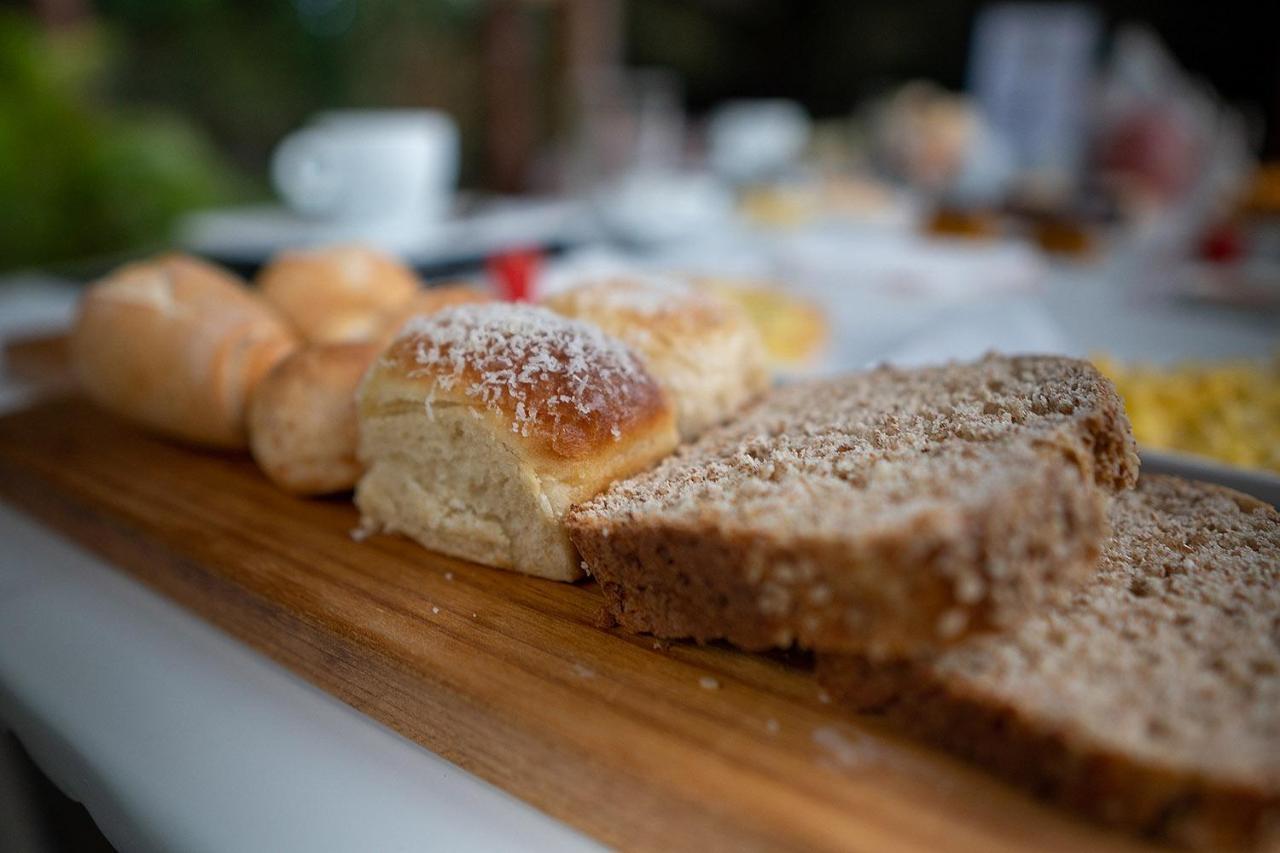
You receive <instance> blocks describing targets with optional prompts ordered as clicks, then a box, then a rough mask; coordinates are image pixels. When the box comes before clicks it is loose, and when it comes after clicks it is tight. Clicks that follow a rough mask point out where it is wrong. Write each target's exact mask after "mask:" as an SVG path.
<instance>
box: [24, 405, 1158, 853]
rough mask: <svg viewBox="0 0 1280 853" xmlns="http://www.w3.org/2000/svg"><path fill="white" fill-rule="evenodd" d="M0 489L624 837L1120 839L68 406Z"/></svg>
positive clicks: (503, 577)
mask: <svg viewBox="0 0 1280 853" xmlns="http://www.w3.org/2000/svg"><path fill="white" fill-rule="evenodd" d="M0 496H2V497H3V498H4V499H5V500H7V501H9V502H11V503H13V504H15V505H17V506H18V507H20V508H22V509H24V510H26V511H28V512H30V513H31V514H32V515H34V516H36V517H37V518H40V519H42V520H43V521H44V522H46V523H47V524H49V525H51V526H53V527H55V528H57V529H58V530H61V531H63V532H64V533H65V534H67V535H68V536H70V537H71V538H72V539H73V540H75V541H77V542H79V543H80V544H82V545H83V546H85V547H87V548H89V549H91V550H93V551H96V552H98V553H99V554H101V555H103V556H104V557H105V558H107V560H109V561H110V562H112V563H114V564H116V565H118V566H120V567H121V568H122V569H124V570H126V571H127V572H129V573H131V574H132V575H134V576H136V577H137V578H140V579H141V580H142V581H144V582H145V583H147V584H148V585H150V586H151V587H153V588H154V589H156V590H159V591H160V592H161V593H163V594H164V595H166V596H169V597H170V598H172V599H174V600H175V601H177V602H179V603H180V604H182V605H183V606H185V607H187V608H189V609H190V610H192V611H194V612H195V613H197V614H199V615H200V616H202V617H204V618H205V619H207V620H208V621H210V622H212V623H214V624H215V625H217V626H219V627H220V628H222V629H223V630H225V631H226V632H228V633H230V634H231V635H233V636H235V637H238V638H239V639H241V640H242V641H244V642H246V643H248V644H249V645H251V646H253V647H254V648H256V649H258V650H260V651H261V652H263V653H264V654H266V655H268V656H270V657H272V658H274V659H276V660H277V661H280V662H281V663H283V664H284V665H286V666H288V667H289V668H291V669H293V670H294V671H296V672H297V673H299V674H300V675H302V676H303V677H304V678H307V679H308V680H310V681H311V682H313V683H314V684H316V685H318V686H319V687H321V688H322V689H324V690H326V691H328V692H330V693H332V694H333V695H334V696H337V697H339V698H340V699H342V700H343V701H345V702H347V703H349V704H350V705H352V706H354V707H355V708H358V709H359V710H361V711H363V712H364V713H366V714H368V715H370V716H371V717H373V718H375V719H377V720H380V721H381V722H383V723H385V724H386V725H388V726H390V727H391V728H393V729H395V730H396V731H398V732H400V733H401V734H403V735H405V736H406V737H408V738H411V739H412V740H414V741H417V742H418V743H420V744H422V745H423V746H425V747H427V748H428V749H430V750H432V751H433V752H436V753H439V754H440V755H442V756H444V757H446V758H447V759H449V760H450V761H453V762H454V763H456V764H458V765H459V766H461V767H464V768H466V769H467V770H469V771H471V772H473V773H475V774H477V775H478V776H481V777H483V778H484V779H487V780H489V781H490V782H492V783H494V784H496V785H498V786H499V787H501V788H504V789H506V790H507V791H510V792H511V793H513V794H514V795H516V796H518V797H520V798H522V799H524V800H526V801H528V802H529V803H532V804H533V805H534V806H536V807H538V808H539V809H542V810H543V811H545V812H547V813H548V814H551V815H553V816H555V817H557V818H560V819H562V820H564V821H566V822H568V823H569V824H571V825H573V826H575V827H578V828H580V829H581V830H583V831H584V832H586V833H588V834H590V835H592V836H594V837H596V838H598V839H600V840H601V841H604V842H606V843H608V844H612V845H616V846H620V847H624V848H628V849H666V850H695V849H696V850H699V851H710V850H735V851H736V850H751V849H851V850H876V851H880V850H931V851H943V850H955V851H984V852H985V851H1000V850H1032V849H1034V850H1046V851H1047V850H1063V851H1067V850H1070V851H1076V850H1083V849H1088V850H1122V849H1135V847H1134V845H1133V844H1132V843H1131V842H1129V841H1128V840H1126V839H1124V838H1122V837H1119V836H1115V835H1112V834H1109V833H1107V832H1104V831H1102V830H1099V829H1095V828H1093V827H1091V826H1088V825H1085V824H1082V823H1079V822H1077V821H1075V820H1073V819H1072V818H1070V817H1069V816H1066V815H1063V814H1059V813H1058V812H1055V811H1053V810H1051V809H1050V808H1048V807H1045V806H1042V805H1040V804H1038V803H1035V802H1033V801H1032V800H1031V799H1029V798H1027V797H1024V796H1023V795H1021V794H1019V793H1017V792H1015V791H1013V790H1012V789H1009V788H1006V787H1004V786H1003V785H1001V784H999V783H997V782H995V781H993V780H991V779H988V778H987V777H985V776H984V775H982V774H981V773H980V772H978V771H976V770H972V769H970V768H968V767H966V766H963V765H961V764H959V763H957V762H955V761H953V760H951V759H949V758H947V757H945V756H943V755H941V754H937V753H934V752H931V751H929V750H927V749H925V748H923V747H917V746H915V745H913V744H911V743H909V742H908V741H906V740H903V739H900V738H898V737H896V736H895V735H894V734H893V733H892V732H890V731H889V730H888V729H886V728H884V727H882V726H881V725H880V724H879V723H878V722H877V721H875V720H873V719H869V718H858V717H854V716H852V715H848V714H844V713H842V712H841V711H840V710H839V709H838V708H835V707H833V706H832V705H830V704H828V703H826V702H824V701H823V700H824V698H825V697H823V696H822V694H821V693H820V691H819V690H818V688H817V686H816V684H815V682H814V680H813V678H812V674H811V673H810V672H809V669H808V666H807V664H806V662H805V661H804V660H802V659H790V660H788V659H783V658H780V657H779V658H770V657H765V656H758V655H747V654H743V653H739V652H735V651H733V650H731V649H728V648H722V647H717V646H708V647H697V646H692V645H682V644H671V645H662V644H655V642H654V641H653V640H652V639H650V638H644V637H633V636H627V635H623V634H619V633H616V632H614V631H611V630H604V629H602V628H600V627H598V626H597V616H598V612H599V603H598V599H597V595H596V591H595V590H594V589H593V588H592V587H591V586H590V585H585V586H570V585H564V584H557V583H553V582H550V581H542V580H536V579H532V578H525V577H520V576H517V575H513V574H509V573H505V572H501V571H497V570H493V569H486V568H483V567H479V566H474V565H470V564H467V563H462V562H458V561H455V560H451V559H448V558H445V557H442V556H438V555H435V554H432V553H429V552H427V551H425V550H423V549H422V548H420V547H418V546H416V545H414V544H413V543H411V542H408V541H404V540H401V539H397V538H392V537H386V536H378V537H373V538H370V539H368V540H366V541H364V542H357V541H355V540H354V539H352V538H351V536H350V535H349V531H351V529H352V528H353V527H354V526H355V524H356V513H355V511H354V509H353V507H352V506H351V505H350V503H349V502H348V501H346V500H325V501H317V500H302V499H298V498H294V497H290V496H288V495H285V494H283V493H281V492H279V491H278V490H276V489H275V488H274V487H272V486H271V485H270V484H269V483H268V482H267V481H266V480H265V479H263V478H262V477H261V476H260V475H259V474H258V472H257V471H256V469H255V468H254V467H253V465H252V463H251V462H250V461H249V460H248V458H247V457H243V456H239V455H229V454H218V453H209V452H202V451H196V450H191V449H188V448H185V447H182V446H179V445H176V444H172V443H168V442H165V441H163V440H159V439H155V438H151V437H149V436H147V435H144V434H143V433H141V432H139V431H137V430H135V429H134V428H132V427H131V426H129V425H127V424H124V423H122V422H121V421H119V420H116V419H115V418H113V417H111V416H109V415H107V414H105V413H103V412H100V411H99V410H97V409H95V408H93V407H92V406H91V405H89V404H88V403H85V402H83V401H79V400H74V399H64V400H59V401H52V402H46V403H42V404H40V405H39V406H38V407H36V408H34V409H31V410H28V411H26V412H22V413H19V414H16V415H11V416H8V417H6V418H4V419H0Z"/></svg>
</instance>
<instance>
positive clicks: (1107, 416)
mask: <svg viewBox="0 0 1280 853" xmlns="http://www.w3.org/2000/svg"><path fill="white" fill-rule="evenodd" d="M1136 476H1137V456H1136V454H1135V451H1134V444H1133V438H1132V435H1131V433H1130V430H1129V424H1128V421H1127V420H1126V418H1125V416H1124V412H1123V408H1122V406H1121V404H1120V401H1119V398H1118V397H1117V396H1116V394H1115V390H1114V389H1113V388H1112V386H1111V385H1110V383H1109V382H1108V381H1107V380H1106V379H1104V378H1103V377H1102V376H1101V375H1100V374H1098V372H1097V371H1096V370H1094V369H1093V367H1092V366H1090V365H1089V364H1087V363H1086V362H1081V361H1076V360H1072V359H1066V358H1057V357H1036V356H1026V357H1014V358H1009V357H996V356H989V357H987V358H985V359H983V360H981V361H978V362H975V363H970V364H953V365H947V366H944V367H937V368H928V369H922V370H895V369H890V368H879V369H877V370H873V371H870V372H867V373H862V374H856V375H852V376H847V377H843V378H839V379H835V380H829V381H821V382H811V383H804V384H797V385H793V386H789V387H786V388H782V389H779V390H776V391H774V392H772V393H771V394H770V395H768V396H767V397H766V398H765V399H764V400H762V401H761V402H759V403H758V404H756V405H755V406H753V407H751V408H750V409H748V410H747V411H746V412H745V413H744V414H743V415H742V416H740V417H739V418H738V419H737V420H735V421H733V422H731V423H729V424H726V425H724V426H722V427H720V428H718V429H716V430H713V431H712V432H710V433H708V434H706V435H704V436H703V437H702V438H701V439H700V440H698V441H697V442H695V443H693V444H692V445H688V446H686V447H683V448H682V449H681V450H680V451H678V452H677V453H676V455H675V456H673V457H670V458H668V459H667V460H666V461H664V462H663V463H661V464H660V465H659V466H658V467H657V468H655V469H653V470H651V471H649V472H648V473H646V474H642V475H640V476H638V477H635V478H632V479H630V480H626V481H622V482H620V483H616V484H615V485H614V486H613V487H612V488H611V489H609V490H608V491H607V492H605V493H604V494H603V495H600V496H599V497H597V498H595V499H593V500H592V501H589V502H587V503H585V504H583V505H581V506H579V507H577V508H575V509H574V510H573V511H571V513H570V515H569V518H568V524H569V528H570V535H571V537H572V538H573V541H574V544H575V545H576V546H577V547H578V549H579V552H580V553H581V555H582V557H583V559H584V561H585V562H586V565H587V567H588V569H589V570H590V571H591V572H592V574H594V575H595V576H596V578H597V579H598V580H599V581H600V585H601V589H602V591H603V593H604V596H605V600H606V610H607V613H608V614H609V615H610V616H611V617H612V618H613V619H614V620H616V621H617V622H618V623H619V624H621V625H622V626H623V627H624V628H627V629H630V630H633V631H639V632H651V633H654V634H657V635H659V636H663V637H692V638H695V639H698V640H713V639H721V638H723V639H728V640H729V641H731V642H733V643H735V644H737V645H739V646H742V647H744V648H751V649H759V648H766V647H771V646H786V645H790V644H792V643H793V642H794V643H798V644H800V645H802V646H806V647H810V648H821V649H828V650H837V651H855V652H867V653H871V654H873V655H877V656H883V655H895V656H896V655H906V654H916V653H920V652H923V651H927V650H930V649H934V648H937V647H939V646H944V645H947V644H950V643H952V642H955V641H958V640H959V639H960V638H962V637H964V636H966V635H969V634H971V633H973V632H976V631H983V630H989V629H995V628H1002V627H1006V626H1008V625H1010V624H1013V623H1014V622H1015V621H1016V620H1017V619H1019V618H1021V616H1022V615H1023V614H1024V613H1025V612H1027V611H1028V609H1030V608H1033V607H1035V606H1037V605H1038V604H1039V603H1041V602H1042V601H1044V600H1046V598H1049V597H1053V596H1055V595H1060V594H1061V593H1062V591H1063V590H1064V589H1070V588H1074V586H1075V585H1076V584H1077V583H1078V582H1079V581H1080V580H1081V579H1082V578H1084V577H1086V576H1087V575H1088V573H1089V572H1090V571H1092V566H1093V564H1094V563H1095V561H1096V558H1097V554H1098V551H1099V549H1100V547H1101V544H1102V542H1103V541H1104V539H1105V538H1106V534H1107V528H1106V519H1105V505H1106V494H1107V493H1109V492H1110V491H1113V490H1116V489H1123V488H1127V487H1129V486H1131V485H1132V484H1133V482H1134V480H1135V479H1136Z"/></svg>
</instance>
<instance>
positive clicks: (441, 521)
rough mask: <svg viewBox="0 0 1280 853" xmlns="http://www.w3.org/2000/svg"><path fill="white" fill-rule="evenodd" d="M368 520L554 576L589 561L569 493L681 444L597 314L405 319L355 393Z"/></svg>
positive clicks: (528, 311)
mask: <svg viewBox="0 0 1280 853" xmlns="http://www.w3.org/2000/svg"><path fill="white" fill-rule="evenodd" d="M359 418H360V458H361V461H362V462H363V463H364V465H365V466H366V473H365V474H364V476H363V477H362V478H361V480H360V483H359V485H358V487H357V488H356V504H357V505H358V506H359V507H360V510H361V513H362V514H363V517H364V523H365V525H366V526H367V527H368V528H370V529H381V530H386V531H391V532H398V533H404V534H406V535H408V536H410V537H412V538H414V539H416V540H417V541H418V542H420V543H422V544H423V545H425V546H426V547H428V548H431V549H433V550H436V551H440V552H443V553H446V554H450V555H452V556H456V557H461V558H464V559H468V560H474V561H476V562H479V563H485V564H487V565H491V566H497V567H499V568H504V569H513V570H515V571H518V572H524V573H526V574H531V575H538V576H540V577H545V578H552V579H555V580H564V581H571V580H576V579H577V578H579V577H581V576H582V575H583V571H582V568H581V565H580V562H579V560H578V556H577V552H576V551H575V550H574V548H573V546H572V544H570V542H569V538H568V536H567V534H566V532H565V529H564V526H563V523H562V520H563V518H564V515H565V513H566V512H567V510H568V509H569V507H570V505H572V504H574V503H577V502H580V501H583V500H585V499H587V498H590V497H592V496H593V495H595V494H596V493H597V492H599V491H600V490H602V489H603V488H604V487H605V486H607V485H608V484H609V483H611V482H612V481H614V480H616V479H619V478H621V477H626V476H629V475H631V474H634V473H636V472H638V471H640V470H642V469H644V468H647V467H648V466H649V465H651V464H653V463H654V462H656V461H657V460H658V459H660V458H662V457H663V456H665V455H667V454H668V453H670V452H671V450H672V449H673V448H674V447H675V445H676V429H675V417H674V413H673V411H672V408H671V405H670V402H669V401H668V399H667V396H666V394H665V393H664V392H663V390H662V388H661V386H659V385H658V383H657V382H656V381H655V380H654V379H653V378H652V377H651V376H650V375H649V373H648V371H646V370H645V368H644V365H643V364H642V363H641V361H640V359H639V358H637V357H636V356H635V355H634V354H632V352H631V351H630V350H629V349H627V348H626V346H625V345H623V344H622V343H621V342H619V341H617V340H616V339H613V338H610V337H608V336H607V335H605V334H604V333H603V332H601V331H600V330H599V329H598V328H595V327H594V326H589V325H587V324H585V323H580V322H576V321H573V320H569V319H566V318H564V317H561V316H558V315H556V314H553V313H551V312H550V311H547V310H545V309H541V308H535V307H531V306H526V305H512V304H508V303H494V304H489V305H464V306H460V307H456V308H449V309H446V310H444V311H441V312H440V313H438V314H435V315H432V316H430V317H425V318H420V319H415V320H412V321H410V323H409V325H408V326H407V327H406V328H405V330H404V332H403V333H402V334H401V336H400V337H399V338H398V339H397V340H396V341H395V343H393V344H392V345H391V347H390V348H389V349H388V350H387V351H386V352H385V353H384V354H383V356H382V357H381V358H379V359H378V361H377V362H375V363H374V365H373V367H371V368H370V370H369V373H368V375H366V377H365V379H364V382H363V383H362V385H361V388H360V392H359Z"/></svg>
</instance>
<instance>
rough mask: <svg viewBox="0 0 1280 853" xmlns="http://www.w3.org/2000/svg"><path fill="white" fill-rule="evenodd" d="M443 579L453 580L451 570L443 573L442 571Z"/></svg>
mask: <svg viewBox="0 0 1280 853" xmlns="http://www.w3.org/2000/svg"><path fill="white" fill-rule="evenodd" d="M444 579H445V580H447V581H451V580H453V572H445V573H444Z"/></svg>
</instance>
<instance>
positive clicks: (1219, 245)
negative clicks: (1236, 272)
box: [1200, 225, 1244, 264]
mask: <svg viewBox="0 0 1280 853" xmlns="http://www.w3.org/2000/svg"><path fill="white" fill-rule="evenodd" d="M1200 255H1201V257H1203V258H1204V259H1205V260H1206V261H1213V262H1214V263H1219V264H1225V263H1230V262H1231V261H1238V260H1240V258H1241V257H1243V256H1244V240H1243V239H1242V238H1241V236H1240V229H1239V228H1236V227H1235V226H1233V225H1217V226H1214V227H1213V228H1210V229H1209V230H1208V231H1207V232H1205V235H1204V238H1203V239H1202V240H1201V241H1200Z"/></svg>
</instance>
